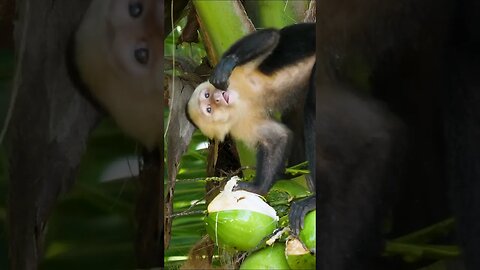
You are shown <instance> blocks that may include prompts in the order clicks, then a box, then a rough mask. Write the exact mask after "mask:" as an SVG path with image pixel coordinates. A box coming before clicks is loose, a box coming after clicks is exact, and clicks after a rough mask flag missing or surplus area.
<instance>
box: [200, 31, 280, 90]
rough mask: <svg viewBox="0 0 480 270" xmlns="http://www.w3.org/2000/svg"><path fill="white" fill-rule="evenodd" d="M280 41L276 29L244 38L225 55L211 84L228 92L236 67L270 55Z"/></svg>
mask: <svg viewBox="0 0 480 270" xmlns="http://www.w3.org/2000/svg"><path fill="white" fill-rule="evenodd" d="M279 39H280V35H279V33H278V30H275V29H264V30H259V31H256V32H253V33H252V34H250V35H248V36H245V37H243V38H242V39H240V40H239V41H237V42H236V43H235V44H233V45H232V46H231V47H230V48H229V49H228V50H227V51H226V52H225V53H224V54H223V56H222V58H221V59H220V62H219V63H218V64H217V65H216V66H215V69H214V70H213V73H212V75H211V76H210V79H209V81H210V83H211V84H213V86H215V87H216V88H218V89H223V90H226V89H227V88H228V79H229V78H230V74H231V73H232V70H233V69H234V68H235V67H236V66H239V65H243V64H245V63H247V62H250V61H252V60H254V59H257V58H260V57H262V56H266V55H268V54H269V53H271V52H272V51H273V49H274V48H275V46H277V44H278V40H279ZM256 64H257V65H258V64H259V63H256Z"/></svg>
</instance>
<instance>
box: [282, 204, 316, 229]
mask: <svg viewBox="0 0 480 270" xmlns="http://www.w3.org/2000/svg"><path fill="white" fill-rule="evenodd" d="M315 208H316V200H315V195H312V196H310V197H308V198H305V199H303V200H300V201H295V202H293V203H292V206H290V213H289V215H288V218H289V221H290V231H291V232H292V234H293V235H295V236H298V234H299V233H300V230H301V229H303V221H304V218H305V215H306V214H307V213H308V212H310V211H312V210H313V209H315Z"/></svg>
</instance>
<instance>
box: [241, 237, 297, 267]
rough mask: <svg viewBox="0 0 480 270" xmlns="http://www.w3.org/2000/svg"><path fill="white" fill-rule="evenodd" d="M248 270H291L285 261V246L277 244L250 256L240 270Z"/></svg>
mask: <svg viewBox="0 0 480 270" xmlns="http://www.w3.org/2000/svg"><path fill="white" fill-rule="evenodd" d="M247 269H290V267H289V266H288V263H287V260H286V259H285V244H282V243H275V244H274V245H273V246H269V247H266V248H263V249H261V250H259V251H256V252H254V253H252V254H250V255H249V256H248V257H247V258H246V259H245V261H243V263H242V265H240V270H247Z"/></svg>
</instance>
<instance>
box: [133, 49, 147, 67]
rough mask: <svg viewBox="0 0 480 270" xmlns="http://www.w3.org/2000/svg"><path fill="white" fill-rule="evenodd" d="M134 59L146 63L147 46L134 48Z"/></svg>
mask: <svg viewBox="0 0 480 270" xmlns="http://www.w3.org/2000/svg"><path fill="white" fill-rule="evenodd" d="M134 54H135V59H136V60H137V62H138V63H140V64H142V65H146V64H147V63H148V49H147V48H138V49H135V52H134Z"/></svg>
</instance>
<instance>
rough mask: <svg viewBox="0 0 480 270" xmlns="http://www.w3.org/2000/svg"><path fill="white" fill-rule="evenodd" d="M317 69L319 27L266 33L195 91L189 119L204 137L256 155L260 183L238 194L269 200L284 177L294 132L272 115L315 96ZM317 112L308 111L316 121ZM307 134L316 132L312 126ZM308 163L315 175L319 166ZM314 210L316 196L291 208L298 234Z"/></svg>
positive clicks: (234, 51)
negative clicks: (229, 141) (230, 141)
mask: <svg viewBox="0 0 480 270" xmlns="http://www.w3.org/2000/svg"><path fill="white" fill-rule="evenodd" d="M292 48H295V49H294V50H292ZM314 65H315V24H297V25H292V26H288V27H285V28H283V29H281V30H276V29H264V30H260V31H257V32H254V33H252V34H250V35H248V36H246V37H244V38H242V39H240V40H239V41H238V42H236V43H235V44H233V45H232V46H231V47H230V49H229V50H227V51H226V52H225V53H224V55H223V56H222V58H221V59H220V62H219V63H218V64H217V66H216V67H215V69H214V71H213V73H212V75H211V77H210V79H209V81H207V82H204V83H202V84H200V85H199V86H198V87H197V88H196V89H195V91H194V93H193V94H192V96H191V98H190V100H189V102H188V107H187V113H188V115H189V118H190V119H191V121H192V122H193V123H194V124H195V125H196V126H197V127H198V128H199V129H200V130H201V131H202V133H203V134H205V135H206V136H207V137H209V138H210V139H215V140H219V141H223V140H224V138H225V136H226V135H227V134H230V135H231V136H232V137H233V138H235V139H238V140H241V141H243V142H245V143H246V145H247V146H249V147H251V148H256V149H257V165H256V176H255V179H254V181H253V183H247V182H241V183H239V184H238V187H237V188H238V189H243V190H248V191H251V192H255V193H258V194H265V193H267V192H268V190H269V189H270V187H271V186H272V184H273V183H274V181H275V180H276V179H277V178H278V176H279V175H280V174H281V173H282V172H283V170H284V167H285V162H286V157H287V156H288V154H289V152H290V149H289V145H290V143H291V131H290V130H289V129H288V128H287V127H286V126H285V125H283V124H282V123H279V122H278V121H276V120H275V119H273V117H272V113H273V112H277V111H280V112H283V111H285V110H286V109H288V108H289V107H290V106H291V105H293V104H295V102H297V101H301V99H302V98H303V99H304V98H305V97H306V95H307V91H308V89H311V90H312V91H314V85H311V82H310V79H311V78H312V76H313V75H312V74H313V73H312V69H313V67H314ZM314 109H315V108H314V107H313V108H309V110H310V111H309V112H308V115H309V116H310V117H311V118H312V113H313V114H314V111H315V110H314ZM308 130H309V131H310V132H313V131H314V128H313V125H310V126H309V127H308ZM312 134H313V133H312ZM310 137H311V138H313V135H311V136H310ZM310 156H313V155H312V154H311V155H310ZM309 161H310V165H311V166H310V167H311V168H312V170H311V171H312V172H313V171H314V170H313V168H314V161H313V160H309ZM313 174H314V173H313ZM311 182H312V183H310V187H311V188H312V191H313V192H314V191H315V190H314V187H315V185H314V181H311ZM314 208H315V196H314V195H313V196H311V197H310V198H307V199H305V200H303V201H301V202H298V203H296V204H294V205H293V206H292V210H291V216H290V218H291V220H290V221H291V229H292V230H293V232H294V233H295V234H298V231H299V229H300V227H301V226H303V217H304V215H305V214H306V213H307V212H309V211H310V210H312V209H314ZM292 214H293V215H292Z"/></svg>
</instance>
